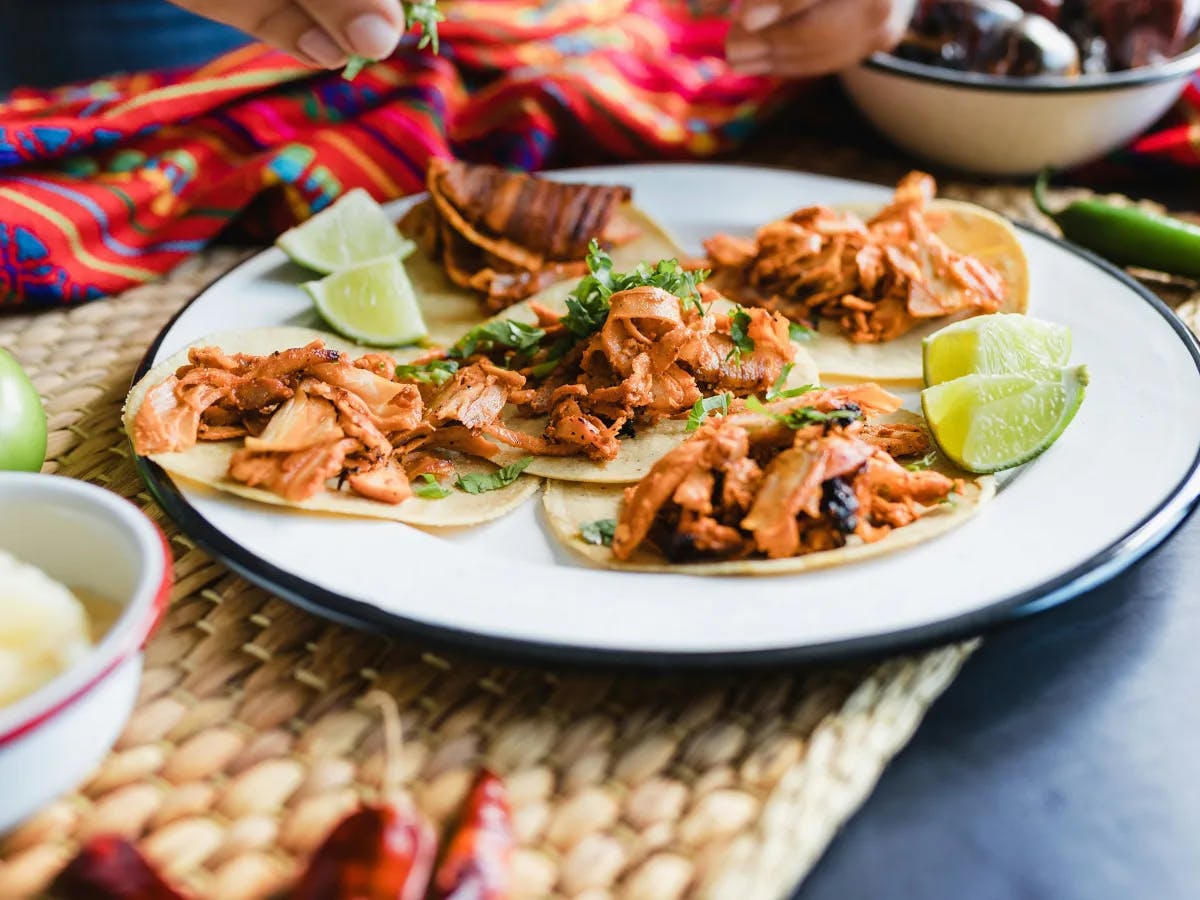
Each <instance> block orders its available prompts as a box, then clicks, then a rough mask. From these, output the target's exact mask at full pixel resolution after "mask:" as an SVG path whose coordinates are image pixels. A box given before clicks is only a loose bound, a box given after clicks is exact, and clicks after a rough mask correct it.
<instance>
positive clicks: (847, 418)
mask: <svg viewBox="0 0 1200 900" xmlns="http://www.w3.org/2000/svg"><path fill="white" fill-rule="evenodd" d="M775 418H776V420H777V421H779V422H782V423H783V424H784V425H786V426H787V427H788V428H791V429H792V430H793V431H795V430H797V429H799V428H803V427H804V426H805V425H828V424H831V423H840V424H846V423H849V422H855V421H857V420H858V419H861V418H862V410H860V409H858V408H857V407H854V408H852V409H835V410H831V411H830V412H821V410H819V409H815V408H814V407H811V406H801V407H799V408H798V409H789V410H788V411H787V412H786V413H782V414H780V415H776V416H775Z"/></svg>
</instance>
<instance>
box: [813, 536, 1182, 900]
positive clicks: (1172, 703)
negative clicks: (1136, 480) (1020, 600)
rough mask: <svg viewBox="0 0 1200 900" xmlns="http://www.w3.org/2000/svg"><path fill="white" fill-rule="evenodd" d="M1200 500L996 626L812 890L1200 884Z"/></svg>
mask: <svg viewBox="0 0 1200 900" xmlns="http://www.w3.org/2000/svg"><path fill="white" fill-rule="evenodd" d="M1198 770H1200V516H1197V515H1193V516H1192V517H1191V519H1190V520H1189V521H1187V522H1186V523H1185V524H1184V525H1183V526H1182V527H1181V528H1180V529H1179V530H1178V531H1177V532H1176V534H1175V535H1174V536H1173V537H1172V538H1171V539H1170V540H1169V541H1168V542H1167V543H1166V544H1165V545H1164V546H1162V547H1160V548H1159V549H1158V550H1157V551H1155V552H1154V553H1153V554H1152V555H1151V556H1150V557H1148V558H1147V559H1145V560H1143V561H1142V562H1141V563H1139V564H1138V565H1136V566H1135V567H1134V568H1133V569H1131V570H1129V571H1127V572H1126V573H1125V574H1123V575H1122V576H1120V577H1118V578H1117V579H1116V580H1114V581H1112V582H1110V583H1109V584H1108V585H1106V586H1104V587H1102V588H1100V589H1098V590H1096V591H1093V592H1091V593H1089V594H1086V595H1084V596H1082V597H1079V598H1077V599H1076V600H1073V601H1071V602H1069V603H1067V604H1065V605H1063V606H1061V607H1059V608H1057V609H1054V610H1050V611H1047V612H1044V613H1041V614H1038V615H1035V616H1032V617H1029V618H1027V619H1025V620H1022V621H1020V622H1018V623H1016V624H1013V625H1009V626H1006V627H1005V628H1003V629H1001V630H999V631H996V632H994V633H992V634H991V635H989V636H987V637H986V639H985V641H984V644H983V647H982V648H981V649H980V650H979V651H978V652H977V653H976V654H975V655H974V657H973V658H972V659H971V660H970V661H969V662H968V663H967V665H966V667H965V668H964V669H963V671H962V673H961V674H960V675H959V677H958V678H957V679H956V680H955V682H954V683H953V684H952V685H951V686H950V688H949V689H948V690H947V691H946V693H945V694H944V695H943V696H942V697H941V698H940V699H939V700H938V701H937V703H936V704H935V705H934V706H933V708H932V709H931V710H930V712H929V714H928V716H927V718H926V719H925V722H924V723H923V724H922V726H921V728H920V729H919V731H918V732H917V734H916V736H915V737H914V739H913V741H912V742H911V743H910V744H909V745H908V747H906V748H905V749H904V750H903V751H902V752H901V753H900V754H899V756H897V758H896V759H895V760H894V761H893V763H892V765H891V766H890V767H889V768H888V769H887V771H885V773H884V775H883V778H882V780H881V782H880V784H879V786H878V788H877V789H876V790H875V792H874V794H873V795H872V796H871V797H870V798H869V799H868V800H867V802H866V804H865V805H864V806H863V808H862V810H861V811H860V812H859V813H858V814H857V815H856V816H855V817H854V818H853V819H851V821H850V822H849V823H848V824H847V826H846V827H845V829H844V831H843V832H842V833H841V835H839V836H838V837H837V838H836V839H835V841H834V842H833V844H832V845H831V846H830V848H829V851H828V852H827V853H826V855H825V857H824V858H823V859H822V860H821V862H820V863H819V864H818V866H817V868H816V869H815V870H814V871H813V872H812V874H811V875H810V876H809V878H808V880H807V881H806V882H805V884H804V885H803V886H802V887H801V889H800V891H799V892H798V893H797V894H796V900H826V898H828V900H856V898H860V897H861V898H871V900H882V898H891V897H903V898H910V897H911V898H953V900H960V898H961V900H967V898H969V900H1009V898H1022V900H1024V898H1031V900H1033V898H1053V900H1131V898H1154V900H1174V898H1195V897H1200V771H1198Z"/></svg>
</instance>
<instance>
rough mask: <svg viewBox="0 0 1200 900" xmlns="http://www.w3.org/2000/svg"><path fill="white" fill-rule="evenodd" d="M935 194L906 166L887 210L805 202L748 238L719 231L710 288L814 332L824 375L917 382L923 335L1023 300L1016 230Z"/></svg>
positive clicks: (1025, 276) (709, 245)
mask: <svg viewBox="0 0 1200 900" xmlns="http://www.w3.org/2000/svg"><path fill="white" fill-rule="evenodd" d="M935 191H936V184H935V182H934V180H933V179H932V178H931V177H930V176H928V175H925V174H923V173H920V172H912V173H910V174H909V175H907V176H905V178H904V179H903V180H901V182H900V184H899V185H898V186H897V188H896V193H895V197H894V199H893V201H892V203H890V204H888V205H887V206H885V207H884V208H883V209H874V210H873V209H869V208H866V209H864V208H862V207H851V208H843V209H840V210H835V209H832V208H829V207H824V206H811V207H807V208H804V209H800V210H798V211H796V212H794V213H792V215H791V216H789V217H787V218H786V219H781V220H779V221H777V222H771V223H769V224H767V225H764V226H763V227H762V228H760V229H759V230H758V233H757V234H756V236H755V237H753V238H738V237H732V236H730V235H724V234H720V235H716V236H715V237H712V238H710V239H709V240H708V241H706V242H705V249H706V250H707V252H708V255H709V263H710V265H711V266H712V269H713V277H712V282H711V283H712V284H713V285H714V287H716V288H718V289H720V290H721V291H723V292H724V293H726V294H728V295H729V296H730V297H733V298H734V299H736V300H738V301H739V302H741V303H744V304H746V305H754V306H763V307H765V308H767V309H772V310H775V311H778V312H782V313H783V314H784V315H786V316H787V317H788V318H789V319H791V320H792V321H794V322H799V323H803V324H805V325H808V326H810V327H813V328H816V329H817V332H818V334H817V335H816V336H815V339H814V340H813V341H812V342H811V345H810V350H811V352H812V355H813V358H814V360H815V361H816V364H817V368H818V369H820V371H821V374H822V376H824V377H825V378H827V379H844V380H855V379H861V378H870V379H872V380H876V381H895V382H907V383H919V382H920V381H921V341H922V340H923V339H924V338H925V337H926V336H928V335H929V334H932V333H933V332H934V331H936V330H937V329H939V328H941V327H943V326H945V325H948V324H949V323H951V322H953V321H957V320H959V319H964V318H967V317H969V316H974V315H980V314H983V313H994V312H1009V313H1013V312H1016V313H1023V312H1025V310H1026V308H1027V307H1028V303H1029V272H1028V266H1027V263H1026V260H1025V253H1024V251H1023V250H1022V249H1021V243H1020V241H1019V240H1018V238H1017V235H1016V233H1015V231H1014V230H1013V228H1012V226H1011V225H1010V224H1009V223H1008V222H1006V221H1005V220H1004V219H1002V218H1000V217H999V216H997V215H995V214H993V213H991V212H989V211H987V210H985V209H983V208H981V207H978V206H973V205H971V204H968V203H959V202H955V201H951V200H934V199H933V198H934V193H935Z"/></svg>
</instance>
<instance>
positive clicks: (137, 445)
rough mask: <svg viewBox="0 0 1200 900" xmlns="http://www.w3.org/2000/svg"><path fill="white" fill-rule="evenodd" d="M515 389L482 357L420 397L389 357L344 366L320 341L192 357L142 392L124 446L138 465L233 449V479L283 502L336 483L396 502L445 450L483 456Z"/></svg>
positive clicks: (513, 379)
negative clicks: (145, 459)
mask: <svg viewBox="0 0 1200 900" xmlns="http://www.w3.org/2000/svg"><path fill="white" fill-rule="evenodd" d="M524 383H525V378H524V376H523V375H521V374H520V373H517V372H511V371H508V370H506V369H502V368H499V367H497V366H495V365H493V364H492V363H491V362H489V361H488V360H486V359H481V360H479V361H477V362H475V363H474V364H472V365H465V366H463V367H462V368H460V369H459V370H458V371H457V372H456V373H455V375H454V378H453V379H451V380H450V381H449V382H448V383H447V384H445V385H443V386H442V387H441V388H437V389H436V390H431V389H430V388H429V386H428V385H419V384H417V383H412V382H409V381H405V380H404V379H402V378H399V377H397V375H396V364H395V360H393V359H392V358H391V357H390V356H387V355H385V354H380V353H372V354H367V355H365V356H363V357H361V358H360V359H358V360H351V359H350V358H349V357H347V356H345V355H342V354H339V353H337V352H336V351H333V350H329V349H327V348H325V346H324V345H323V343H322V342H321V341H314V342H313V343H311V344H309V345H308V346H306V347H299V348H293V349H290V350H283V351H280V352H278V353H272V354H270V355H268V356H251V355H247V354H232V355H231V354H226V353H224V352H222V351H221V350H219V349H218V348H216V347H199V348H195V349H193V350H191V351H190V352H189V354H188V364H187V365H186V366H183V367H181V368H180V369H179V370H178V371H177V372H175V373H174V374H172V375H170V376H169V377H168V378H166V379H165V380H164V381H163V382H162V383H160V384H157V385H155V386H153V387H152V388H151V389H150V390H149V391H148V392H147V394H146V398H145V400H144V401H143V403H142V405H141V406H140V407H139V409H138V411H137V413H136V414H135V416H134V420H133V423H132V429H131V432H132V435H131V436H132V438H133V443H134V449H135V450H136V451H137V452H138V453H139V454H142V455H149V454H157V453H169V452H179V451H186V450H188V449H189V448H191V447H193V446H195V444H196V442H197V441H222V440H236V439H241V440H242V446H241V447H239V448H238V449H237V450H235V451H234V453H233V455H232V458H231V459H230V464H229V472H228V474H229V477H230V478H232V479H234V480H235V481H239V482H241V483H243V484H246V485H249V486H251V487H261V488H263V489H265V490H268V491H271V492H273V493H276V494H278V495H279V496H281V497H283V498H285V499H287V500H289V501H292V502H302V501H304V500H306V499H308V498H310V497H312V496H314V495H315V494H317V493H318V492H319V491H321V490H324V489H329V488H333V487H334V485H336V486H337V487H338V488H340V487H341V486H342V485H343V484H344V485H345V487H347V488H348V489H349V490H350V491H352V492H354V493H357V494H359V495H361V496H363V497H366V498H368V499H371V500H376V501H378V502H381V503H390V504H396V503H402V502H404V501H405V500H407V499H408V498H409V497H411V496H412V494H413V491H412V487H411V485H410V484H409V478H410V477H411V478H417V477H420V476H421V475H423V474H430V475H434V476H435V477H436V476H445V475H449V474H452V473H453V471H454V469H453V464H452V463H451V461H450V460H448V459H446V458H445V456H444V452H445V451H455V452H458V453H464V454H468V455H474V456H480V457H484V458H490V457H492V456H494V455H495V454H496V452H497V450H498V448H497V446H496V445H495V444H494V443H492V442H491V441H489V440H488V439H487V437H486V435H487V434H488V433H490V431H492V430H494V429H496V428H502V426H501V425H500V424H499V419H500V413H501V411H502V410H503V409H504V407H505V405H506V404H507V403H508V396H509V393H510V392H511V391H513V390H516V389H519V388H521V386H522V385H523V384H524ZM422 388H425V389H426V390H427V391H429V394H430V397H429V402H428V403H426V401H425V398H423V396H422V393H421V391H422Z"/></svg>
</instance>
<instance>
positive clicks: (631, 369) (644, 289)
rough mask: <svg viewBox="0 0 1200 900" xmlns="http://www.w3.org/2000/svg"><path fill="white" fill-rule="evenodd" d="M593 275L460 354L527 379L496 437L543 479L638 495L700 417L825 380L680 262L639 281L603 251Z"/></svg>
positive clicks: (666, 263)
mask: <svg viewBox="0 0 1200 900" xmlns="http://www.w3.org/2000/svg"><path fill="white" fill-rule="evenodd" d="M588 265H589V268H590V274H589V275H588V276H587V277H586V278H584V279H583V280H582V281H580V282H579V283H577V284H570V283H568V284H566V285H559V286H556V287H555V288H551V289H550V290H549V291H547V292H544V293H542V294H540V295H538V297H537V298H535V299H534V300H530V301H527V302H524V303H522V304H519V305H517V306H514V307H512V308H510V309H508V310H506V311H505V314H504V315H503V317H497V318H494V319H491V320H489V321H487V322H485V323H483V324H481V325H479V326H477V327H475V328H473V329H471V330H470V331H468V332H467V333H466V334H465V335H464V336H463V337H462V338H460V339H459V341H458V342H457V343H456V344H455V345H454V346H453V347H452V348H450V350H449V351H448V353H447V355H448V357H450V358H457V359H460V360H463V361H465V362H472V361H481V360H484V361H488V362H490V363H492V364H494V365H498V366H502V367H503V368H504V369H505V370H506V371H508V372H511V373H514V374H515V375H516V376H518V377H520V378H521V379H523V383H522V384H520V385H517V386H514V388H513V389H512V390H511V391H510V392H509V395H508V401H509V403H510V404H511V407H510V408H509V409H508V410H507V411H506V413H505V415H504V417H503V421H502V422H501V423H498V424H494V425H493V424H489V425H488V426H487V427H486V428H485V433H486V434H488V436H490V437H491V438H493V439H494V440H496V441H498V442H500V443H501V444H504V445H506V447H507V448H508V449H506V450H505V451H503V452H501V453H500V454H499V455H498V456H497V457H496V458H495V459H496V460H497V461H498V462H511V461H512V460H514V459H516V458H519V457H522V456H524V455H527V454H530V455H532V456H533V457H534V459H533V461H532V462H531V463H530V464H529V467H528V469H527V471H528V472H530V473H532V474H538V475H542V476H545V477H548V478H561V479H567V480H571V481H596V482H630V481H636V480H637V479H638V478H640V477H642V475H644V474H645V473H646V472H647V471H648V470H649V468H650V466H651V464H653V462H654V461H655V460H656V459H658V458H659V457H660V456H662V454H663V453H665V452H667V451H668V450H670V449H671V448H672V447H674V446H675V445H676V444H678V443H679V441H681V440H682V439H683V438H684V437H685V436H686V431H687V429H688V418H689V416H690V415H691V414H692V412H693V410H703V409H704V408H706V407H707V406H712V405H720V404H726V405H727V403H728V401H729V399H732V398H736V397H746V396H750V395H755V394H757V395H764V396H773V395H775V394H780V395H781V394H783V393H784V392H788V391H792V392H794V391H795V390H796V389H798V388H799V387H800V386H802V385H810V384H812V383H813V382H814V381H815V380H816V370H815V369H814V367H813V366H812V363H811V361H810V360H809V358H808V355H807V353H806V352H805V351H804V349H803V348H802V347H799V346H798V345H796V344H795V343H794V342H793V341H792V340H791V339H790V336H789V330H788V323H787V321H786V319H784V318H783V317H782V316H780V315H778V314H776V313H771V312H768V311H767V310H763V309H743V308H742V307H739V306H737V305H735V304H732V303H730V302H729V301H727V300H723V299H721V298H719V297H717V296H716V295H715V294H713V293H712V292H708V291H705V290H704V288H703V286H702V283H701V282H702V278H703V273H695V272H689V271H686V270H685V269H684V268H683V267H682V266H681V265H680V264H679V263H678V262H677V261H676V260H662V261H660V262H659V263H657V264H656V265H655V266H654V267H653V268H650V267H648V266H645V265H642V266H639V267H638V268H636V269H634V270H633V271H631V272H627V273H618V272H614V271H613V267H614V263H613V260H612V259H611V258H610V257H609V256H608V255H607V254H605V253H604V252H603V251H602V250H600V249H599V248H598V247H596V246H593V248H592V251H591V252H590V253H589V256H588Z"/></svg>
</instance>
